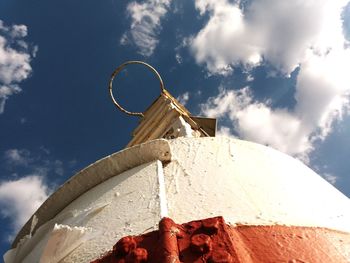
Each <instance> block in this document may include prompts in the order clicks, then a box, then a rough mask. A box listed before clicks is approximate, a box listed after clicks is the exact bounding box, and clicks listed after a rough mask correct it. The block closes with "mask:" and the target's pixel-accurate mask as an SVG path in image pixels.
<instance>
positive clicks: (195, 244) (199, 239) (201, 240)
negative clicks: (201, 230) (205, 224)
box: [191, 234, 211, 254]
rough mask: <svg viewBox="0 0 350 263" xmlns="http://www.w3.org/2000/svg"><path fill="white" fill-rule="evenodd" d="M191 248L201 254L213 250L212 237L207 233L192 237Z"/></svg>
mask: <svg viewBox="0 0 350 263" xmlns="http://www.w3.org/2000/svg"><path fill="white" fill-rule="evenodd" d="M191 248H192V249H193V250H194V251H195V252H197V253H201V254H205V253H207V252H209V251H210V250H211V238H210V236H208V235H206V234H196V235H193V236H192V237H191Z"/></svg>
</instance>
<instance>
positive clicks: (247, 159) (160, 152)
mask: <svg viewBox="0 0 350 263" xmlns="http://www.w3.org/2000/svg"><path fill="white" fill-rule="evenodd" d="M136 147H137V149H138V150H135V148H129V149H126V150H124V151H123V152H122V154H121V153H117V154H115V155H113V158H111V157H108V158H106V159H103V160H101V161H99V162H97V163H96V164H94V165H92V166H90V167H88V168H87V169H85V170H84V173H83V174H84V175H85V176H82V175H80V176H75V177H73V178H72V179H71V180H70V181H69V182H68V183H66V184H65V185H63V187H62V188H60V189H59V191H58V192H56V193H55V194H54V198H55V199H52V200H51V205H54V204H55V202H53V201H54V200H56V201H57V202H58V203H59V205H60V206H62V204H63V203H62V201H60V198H63V199H64V200H65V202H66V203H67V200H70V204H66V205H65V208H64V209H63V210H61V211H60V212H59V213H58V214H57V215H56V216H54V215H52V214H51V215H50V216H51V217H50V216H48V215H47V214H45V211H46V213H52V211H51V210H45V209H46V207H47V205H45V206H43V207H42V208H40V209H43V211H44V212H43V211H41V210H40V209H39V211H38V212H37V213H36V216H37V217H38V224H39V225H40V227H39V228H37V229H35V230H34V232H33V237H32V238H27V239H25V240H24V241H22V242H21V243H20V244H19V245H18V249H17V250H12V251H11V252H9V254H8V257H7V259H6V263H16V262H37V261H39V259H40V257H41V256H42V253H43V251H44V248H45V246H47V241H48V240H49V238H50V235H51V232H52V229H53V226H54V224H55V223H58V224H64V225H67V226H69V227H84V228H88V229H91V234H93V236H94V237H93V238H92V239H89V240H86V241H85V242H83V243H82V244H81V245H80V246H76V244H78V243H79V242H78V243H75V245H74V244H73V243H74V242H72V244H71V246H72V248H73V247H74V248H73V251H72V252H71V253H69V255H64V256H63V259H62V260H61V262H89V261H90V260H93V259H95V258H97V257H99V256H100V255H101V254H102V253H104V252H106V251H107V250H109V249H111V248H112V246H113V244H114V243H115V242H116V241H117V240H118V239H120V238H121V237H122V236H126V235H133V234H142V233H144V232H149V231H152V230H154V229H157V224H158V221H159V220H160V219H161V217H162V216H164V215H166V214H167V213H168V216H169V217H171V218H173V219H174V220H175V221H176V222H178V223H183V222H188V221H191V220H198V219H201V218H208V217H213V216H219V215H221V216H224V217H225V220H226V221H228V222H230V223H231V224H250V225H252V224H253V225H261V224H264V225H266V224H267V225H269V224H283V225H293V226H320V227H327V228H331V229H337V230H342V231H348V232H350V209H349V208H350V201H349V199H348V198H347V197H346V196H344V195H343V194H342V193H340V192H339V191H338V190H336V189H335V188H334V187H333V186H332V185H330V184H329V183H327V182H326V181H325V180H324V179H322V178H321V177H320V176H318V175H317V174H316V173H314V172H313V171H311V170H310V169H309V168H307V167H306V166H305V165H303V164H302V163H301V162H299V161H297V160H295V159H293V158H291V157H289V156H287V155H285V154H282V153H280V152H278V151H275V150H273V149H271V148H268V147H265V146H262V145H258V144H254V143H250V142H245V141H240V140H235V139H228V138H220V137H217V138H208V137H207V138H178V139H175V140H170V141H166V140H156V141H151V142H148V143H146V144H144V145H140V146H136ZM140 149H142V150H140ZM135 152H136V153H138V155H134V154H135ZM141 152H142V153H143V154H145V155H147V156H148V157H142V155H141V154H140V153H141ZM135 156H136V157H135ZM150 156H151V159H153V160H154V161H151V162H149V163H147V164H142V165H140V164H141V163H142V162H143V161H144V160H149V159H150ZM135 158H136V159H137V158H141V160H139V159H138V160H135ZM157 159H159V160H157ZM124 162H125V163H124ZM162 162H163V164H162ZM111 167H124V168H123V169H119V170H118V169H116V168H113V169H112V168H111ZM132 167H134V168H132ZM127 169H129V170H127ZM118 171H119V172H118ZM90 179H91V180H94V185H93V186H91V184H89V183H86V182H85V181H86V180H90ZM97 182H99V183H97ZM76 188H77V189H78V190H79V191H80V193H81V194H80V195H79V197H78V198H77V199H75V196H76V193H73V194H71V191H74V190H75V189H76ZM51 198H52V197H51ZM74 199H75V200H74ZM41 216H42V217H41ZM52 217H53V218H52ZM42 218H44V220H46V218H52V219H51V220H46V221H45V222H46V223H43V219H42ZM40 223H41V224H40ZM29 225H30V224H29ZM68 232H69V231H68ZM68 232H67V233H68ZM67 238H68V239H69V236H67ZM67 247H69V245H67ZM52 251H53V250H51V252H52ZM62 251H63V250H62ZM58 254H59V253H58ZM62 254H64V253H61V255H62ZM57 257H58V256H57ZM22 259H23V260H22Z"/></svg>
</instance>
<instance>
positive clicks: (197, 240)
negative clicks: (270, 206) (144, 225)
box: [93, 217, 350, 263]
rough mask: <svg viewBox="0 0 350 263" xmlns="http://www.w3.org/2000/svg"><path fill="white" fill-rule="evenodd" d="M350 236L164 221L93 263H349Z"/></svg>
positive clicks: (318, 230)
mask: <svg viewBox="0 0 350 263" xmlns="http://www.w3.org/2000/svg"><path fill="white" fill-rule="evenodd" d="M349 251H350V234H349V233H344V232H340V231H335V230H330V229H326V228H318V227H296V226H281V225H271V226H249V225H239V226H229V225H227V224H225V222H224V220H223V218H222V217H214V218H209V219H204V220H198V221H192V222H189V223H186V224H182V225H177V224H175V223H174V222H173V221H172V220H171V219H169V218H164V219H162V220H161V221H160V223H159V231H153V232H150V233H147V234H144V235H140V236H135V237H124V238H122V239H120V240H119V241H118V242H117V243H116V245H115V246H114V247H113V250H112V251H110V252H108V253H107V254H106V255H105V256H104V257H102V258H100V259H97V260H95V261H93V262H94V263H141V262H152V263H153V262H154V263H170V262H171V263H176V262H179V263H180V262H183V263H187V262H197V263H199V262H212V263H224V262H226V263H227V262H228V263H242V262H251V263H253V262H288V263H301V262H318V263H345V262H350V254H349Z"/></svg>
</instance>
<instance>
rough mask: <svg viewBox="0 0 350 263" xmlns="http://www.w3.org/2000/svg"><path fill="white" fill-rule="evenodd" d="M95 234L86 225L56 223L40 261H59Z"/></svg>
mask: <svg viewBox="0 0 350 263" xmlns="http://www.w3.org/2000/svg"><path fill="white" fill-rule="evenodd" d="M92 237H93V236H92V235H91V230H90V229H88V228H86V227H77V226H75V227H70V226H67V225H58V224H55V226H54V228H53V230H52V232H51V234H50V238H49V240H48V241H47V244H46V247H45V249H44V252H43V253H42V256H41V258H40V263H58V262H60V261H61V260H62V259H64V258H65V257H66V256H67V255H68V254H69V253H71V252H72V251H74V250H75V249H77V248H78V247H79V246H81V245H82V244H83V243H84V242H87V241H88V240H89V239H91V238H92Z"/></svg>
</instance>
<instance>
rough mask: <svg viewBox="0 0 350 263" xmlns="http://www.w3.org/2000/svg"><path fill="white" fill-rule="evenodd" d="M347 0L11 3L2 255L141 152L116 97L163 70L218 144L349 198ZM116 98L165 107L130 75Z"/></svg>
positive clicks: (5, 2) (4, 92) (2, 111)
mask: <svg viewBox="0 0 350 263" xmlns="http://www.w3.org/2000/svg"><path fill="white" fill-rule="evenodd" d="M348 2H349V0H337V1H334V0H295V1H288V0H241V1H239V0H236V1H234V0H195V1H188V0H178V1H171V0H146V1H141V0H139V1H118V0H104V1H96V0H95V1H93V0H86V1H72V0H60V1H47V0H46V1H42V0H39V1H27V0H1V1H0V224H1V235H0V238H1V240H0V249H1V250H0V253H1V254H3V252H4V251H5V250H6V249H7V248H8V246H9V240H11V238H13V236H14V233H15V232H16V231H18V229H19V228H20V227H21V226H22V225H23V224H24V223H25V222H26V220H27V219H28V218H29V217H30V215H31V214H32V213H33V211H34V210H35V209H36V208H38V206H39V205H40V204H41V203H42V202H43V201H44V200H45V199H46V198H47V196H48V195H49V194H50V193H51V192H52V191H54V190H55V189H56V188H57V187H58V186H59V185H60V184H62V183H63V182H64V181H65V180H67V179H68V178H69V177H70V176H72V175H73V174H74V173H76V172H77V171H79V170H80V169H82V168H83V167H85V166H87V165H88V164H90V163H92V162H94V161H96V160H98V159H100V158H102V157H104V156H106V155H108V154H111V153H113V152H116V151H118V150H121V149H122V148H123V147H124V146H125V145H126V143H127V142H128V141H129V139H130V134H131V132H132V130H133V128H135V127H136V125H137V121H138V119H137V118H132V117H129V116H126V115H123V114H122V113H120V112H118V111H116V110H115V108H114V107H113V105H112V103H111V101H110V99H109V97H108V92H107V84H108V81H109V76H110V74H111V73H112V71H113V70H114V69H115V68H116V67H117V66H118V65H119V64H121V63H123V62H124V61H126V60H135V59H136V60H143V61H146V62H148V63H150V64H152V65H153V66H154V67H156V68H157V69H158V71H159V72H160V74H161V75H162V77H163V79H164V82H165V86H166V88H167V89H168V90H169V91H170V92H171V93H172V94H173V95H174V96H175V97H178V98H179V99H180V100H181V101H182V102H183V103H184V104H186V107H187V108H188V109H189V110H190V111H191V112H192V113H193V114H194V115H204V116H210V117H217V118H218V119H219V127H218V130H219V133H220V134H223V135H227V136H234V137H237V138H241V139H246V140H250V141H255V142H258V143H261V144H264V145H269V146H271V147H274V148H276V149H278V150H280V151H283V152H285V153H287V154H290V155H292V156H294V157H296V158H299V159H300V160H302V161H303V162H305V163H306V164H307V165H308V166H310V167H311V168H312V169H314V170H315V171H317V172H318V173H319V174H320V175H321V176H323V177H324V178H325V179H327V180H328V181H329V182H330V183H332V184H334V185H335V186H336V187H337V188H338V189H339V190H340V191H342V192H343V193H344V194H346V195H347V196H350V164H349V161H348V159H349V156H350V136H349V134H350V114H349V113H350V101H349V99H350V42H349V40H350V4H349V3H348ZM115 88H116V90H117V92H116V93H117V96H118V98H119V100H120V102H121V104H122V105H124V106H125V107H126V108H127V109H129V110H132V111H143V110H144V109H145V108H146V107H147V106H148V105H149V104H150V103H151V102H152V101H153V100H154V99H155V98H156V97H157V95H158V94H159V85H158V83H157V80H156V79H155V78H154V76H153V75H152V74H151V73H150V72H148V71H147V70H145V69H144V68H142V67H140V66H131V67H130V68H128V69H127V70H126V71H123V72H122V74H121V75H120V76H118V77H117V79H116V80H115Z"/></svg>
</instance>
